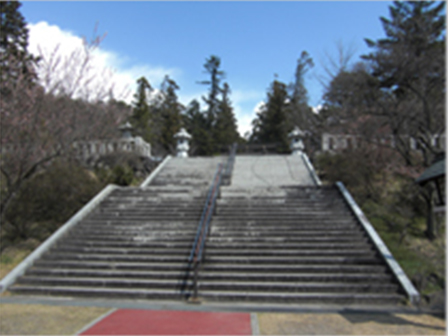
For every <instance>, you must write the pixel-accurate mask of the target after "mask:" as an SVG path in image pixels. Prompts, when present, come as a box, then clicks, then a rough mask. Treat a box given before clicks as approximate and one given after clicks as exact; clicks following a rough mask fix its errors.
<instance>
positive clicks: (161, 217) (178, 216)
mask: <svg viewBox="0 0 448 336" xmlns="http://www.w3.org/2000/svg"><path fill="white" fill-rule="evenodd" d="M118 218H120V219H122V220H126V221H148V220H151V221H173V220H184V219H186V220H191V221H194V220H199V219H200V218H201V215H200V214H198V215H194V216H191V215H184V214H176V213H173V214H171V215H168V214H167V215H157V216H156V215H121V214H109V213H107V214H92V215H91V216H90V219H97V220H98V219H99V220H102V221H107V220H113V219H118Z"/></svg>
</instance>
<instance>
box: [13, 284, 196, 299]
mask: <svg viewBox="0 0 448 336" xmlns="http://www.w3.org/2000/svg"><path fill="white" fill-rule="evenodd" d="M9 290H10V291H11V292H13V293H17V294H28V295H58V296H67V297H79V296H81V297H90V298H91V297H107V298H129V299H153V300H156V299H157V300H182V299H184V298H185V297H186V296H188V295H189V292H183V291H180V290H179V289H130V288H104V287H74V286H72V287H63V286H29V285H27V286H25V285H21V286H13V287H11V288H10V289H9Z"/></svg>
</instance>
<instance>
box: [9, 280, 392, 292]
mask: <svg viewBox="0 0 448 336" xmlns="http://www.w3.org/2000/svg"><path fill="white" fill-rule="evenodd" d="M17 283H18V284H19V285H43V286H59V287H61V286H77V287H81V286H82V287H93V286H95V287H117V288H132V289H137V288H145V289H168V288H172V289H176V288H177V289H181V288H191V286H192V283H191V281H187V282H186V281H184V280H183V279H179V280H172V279H163V280H158V279H155V280H154V279H127V278H102V279H101V278H83V277H76V278H75V277H72V278H67V277H42V276H27V277H22V278H20V279H19V280H18V282H17ZM198 288H199V290H200V291H202V290H225V291H242V290H245V291H250V292H270V293H275V292H288V293H297V292H312V293H341V292H348V293H369V292H370V293H376V294H378V293H396V291H397V290H398V286H397V285H393V284H374V283H370V284H359V283H351V284H341V283H333V282H326V283H307V282H289V283H277V282H257V281H254V282H238V281H234V282H227V281H212V282H211V281H203V280H201V281H199V282H198Z"/></svg>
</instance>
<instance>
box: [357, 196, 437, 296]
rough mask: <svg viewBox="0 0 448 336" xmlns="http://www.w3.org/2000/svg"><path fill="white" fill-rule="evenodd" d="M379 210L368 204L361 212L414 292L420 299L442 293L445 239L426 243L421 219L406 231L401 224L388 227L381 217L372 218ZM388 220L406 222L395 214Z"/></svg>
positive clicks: (409, 225) (423, 223)
mask: <svg viewBox="0 0 448 336" xmlns="http://www.w3.org/2000/svg"><path fill="white" fill-rule="evenodd" d="M380 207H381V205H379V204H375V203H372V202H370V203H368V204H366V205H365V207H364V208H365V209H363V210H364V211H365V213H366V215H367V216H368V217H369V220H370V222H371V223H372V225H373V226H374V228H375V230H376V231H377V233H378V234H379V235H380V237H381V238H382V239H383V241H384V243H385V244H386V245H387V247H388V248H389V250H390V251H391V253H392V255H393V256H394V258H395V259H396V260H397V262H398V263H399V264H400V266H401V267H402V269H403V271H404V272H405V273H406V275H407V276H408V278H409V279H411V280H412V281H413V283H414V285H415V286H416V287H417V290H418V291H420V292H421V294H423V295H428V294H431V293H434V292H439V291H441V290H444V289H445V248H446V246H445V245H446V244H445V235H440V237H439V238H437V239H436V240H434V241H430V240H428V239H427V238H426V237H425V236H424V234H423V231H424V227H425V221H424V218H414V219H413V221H412V222H411V223H408V226H407V227H405V226H404V225H403V224H401V225H400V224H397V225H396V226H392V227H391V225H390V223H387V220H385V219H384V218H383V217H378V216H376V215H375V214H373V213H375V212H376V211H375V210H378V209H377V208H380ZM389 218H394V222H395V223H400V221H401V222H406V220H404V219H403V218H400V215H398V214H393V215H392V216H390V217H389Z"/></svg>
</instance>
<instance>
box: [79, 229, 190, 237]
mask: <svg viewBox="0 0 448 336" xmlns="http://www.w3.org/2000/svg"><path fill="white" fill-rule="evenodd" d="M76 233H79V234H83V235H86V236H89V235H103V234H107V235H108V236H113V235H119V236H134V235H142V236H174V235H175V236H185V235H192V234H195V233H196V231H195V230H194V229H192V228H188V227H185V228H177V229H176V230H172V229H171V230H170V229H163V228H157V229H156V228H154V229H148V228H135V227H133V228H132V227H130V228H129V229H127V230H126V229H119V228H109V229H108V230H104V229H97V228H96V227H92V228H85V229H84V230H77V231H76Z"/></svg>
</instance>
